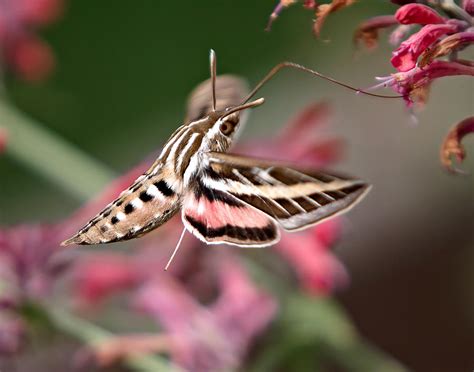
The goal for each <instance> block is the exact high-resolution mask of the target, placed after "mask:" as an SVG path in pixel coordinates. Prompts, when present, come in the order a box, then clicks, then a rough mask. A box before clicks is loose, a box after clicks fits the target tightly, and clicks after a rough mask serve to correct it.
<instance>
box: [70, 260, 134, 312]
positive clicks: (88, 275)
mask: <svg viewBox="0 0 474 372" xmlns="http://www.w3.org/2000/svg"><path fill="white" fill-rule="evenodd" d="M74 273H75V276H74V285H75V288H76V290H77V292H76V295H77V296H78V299H79V300H80V301H84V302H85V304H87V305H94V304H97V303H98V302H99V301H100V300H102V299H103V298H104V297H106V296H109V295H111V294H113V293H115V292H119V291H123V290H125V289H128V288H132V287H134V286H135V285H136V284H137V283H138V282H139V280H140V275H139V271H138V270H137V268H136V266H135V265H133V264H131V262H130V257H127V256H126V255H119V254H113V253H111V254H107V253H102V254H98V255H91V256H89V257H86V258H85V259H83V260H80V261H79V262H78V263H77V264H76V265H75V267H74Z"/></svg>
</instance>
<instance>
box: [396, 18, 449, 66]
mask: <svg viewBox="0 0 474 372" xmlns="http://www.w3.org/2000/svg"><path fill="white" fill-rule="evenodd" d="M457 30H458V25H455V24H436V25H431V24H430V25H426V26H424V27H423V28H422V29H421V30H420V31H418V32H417V33H416V34H413V35H412V36H410V37H409V38H408V39H407V40H405V41H404V42H403V43H402V44H401V45H400V46H399V47H398V49H396V50H395V51H394V52H393V53H392V54H393V57H392V59H391V62H392V65H393V67H395V68H396V69H397V70H398V71H408V70H411V69H412V68H414V67H415V66H416V62H417V60H418V57H419V56H420V55H421V54H422V53H423V52H424V51H425V50H426V48H428V47H429V46H430V45H431V44H433V43H434V42H435V41H436V40H438V39H439V38H440V37H441V36H443V35H446V34H452V33H454V32H456V31H457Z"/></svg>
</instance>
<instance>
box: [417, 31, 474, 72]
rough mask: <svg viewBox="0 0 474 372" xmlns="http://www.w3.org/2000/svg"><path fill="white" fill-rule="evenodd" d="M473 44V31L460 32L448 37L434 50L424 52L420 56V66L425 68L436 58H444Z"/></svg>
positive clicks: (434, 47)
mask: <svg viewBox="0 0 474 372" xmlns="http://www.w3.org/2000/svg"><path fill="white" fill-rule="evenodd" d="M473 42H474V32H473V31H466V32H459V33H457V34H453V35H450V36H447V37H445V38H444V39H443V40H441V41H439V42H438V43H437V44H436V45H434V46H433V47H432V48H429V49H426V50H425V51H424V52H423V54H422V55H421V56H420V62H419V63H418V66H420V67H425V66H426V65H428V64H430V63H431V62H432V61H433V60H434V59H435V58H439V57H443V56H446V55H448V54H451V53H453V52H455V51H458V50H461V49H463V48H464V47H466V46H468V45H469V44H472V43H473Z"/></svg>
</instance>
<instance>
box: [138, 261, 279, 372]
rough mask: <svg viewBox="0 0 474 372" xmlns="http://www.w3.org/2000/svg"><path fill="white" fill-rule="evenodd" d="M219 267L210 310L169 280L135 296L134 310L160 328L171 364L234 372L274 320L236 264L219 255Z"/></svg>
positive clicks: (264, 298) (268, 302)
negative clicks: (220, 258)
mask: <svg viewBox="0 0 474 372" xmlns="http://www.w3.org/2000/svg"><path fill="white" fill-rule="evenodd" d="M227 260H230V261H227ZM218 268H219V272H220V278H221V279H220V281H219V286H220V290H219V295H218V298H217V300H216V301H215V303H214V304H212V305H210V306H209V307H204V306H202V305H200V304H199V303H197V302H196V300H195V299H194V298H192V297H191V296H190V295H189V294H188V293H187V292H186V290H185V288H184V287H183V286H182V285H180V284H179V283H178V282H176V281H175V280H173V279H172V278H171V277H170V276H168V275H162V277H161V278H157V279H156V280H155V281H153V282H151V283H149V284H147V285H146V286H144V287H143V288H142V290H141V291H140V292H139V293H138V295H137V297H136V301H135V304H136V307H137V308H138V309H140V310H141V311H143V312H145V313H146V314H148V315H150V316H151V317H153V318H155V319H156V320H157V322H158V323H159V324H160V325H161V326H162V327H163V330H164V332H165V337H166V338H167V339H169V340H170V343H171V345H170V353H171V357H172V360H173V362H175V363H176V364H178V365H179V366H181V367H183V368H184V369H185V370H187V371H220V370H235V369H237V368H238V366H239V364H240V363H241V362H242V360H243V357H244V356H245V354H246V352H247V348H248V346H249V345H250V343H251V342H252V341H253V340H254V339H255V337H256V336H257V335H259V334H260V333H261V332H262V331H263V330H264V329H265V328H266V327H267V326H268V324H269V322H270V321H271V320H272V319H273V317H274V315H275V310H276V304H275V302H274V300H273V299H272V298H271V297H270V296H268V295H267V294H265V293H264V292H262V291H260V290H258V289H257V288H256V287H255V286H254V284H253V283H252V282H250V281H249V279H248V276H247V274H246V273H245V271H244V270H243V268H242V267H241V266H240V265H239V263H238V261H235V260H234V259H232V258H229V257H228V256H226V255H223V258H222V261H221V262H218ZM249 314H251V316H249Z"/></svg>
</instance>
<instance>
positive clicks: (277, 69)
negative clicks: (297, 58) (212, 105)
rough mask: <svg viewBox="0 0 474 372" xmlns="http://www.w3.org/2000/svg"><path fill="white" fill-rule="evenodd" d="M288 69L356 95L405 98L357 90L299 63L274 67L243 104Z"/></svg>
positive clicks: (287, 63) (280, 64) (286, 63)
mask: <svg viewBox="0 0 474 372" xmlns="http://www.w3.org/2000/svg"><path fill="white" fill-rule="evenodd" d="M287 67H288V68H294V69H296V70H300V71H303V72H306V73H308V74H311V75H313V76H317V77H319V78H321V79H324V80H327V81H329V82H331V83H334V84H337V85H339V86H342V87H344V88H346V89H350V90H352V91H354V92H356V93H360V94H365V95H368V96H372V97H377V98H403V96H401V95H385V94H377V93H370V92H367V91H365V90H363V89H358V88H355V87H353V86H351V85H349V84H346V83H343V82H341V81H339V80H336V79H334V78H332V77H329V76H326V75H323V74H321V73H320V72H317V71H314V70H311V69H310V68H307V67H304V66H302V65H299V64H297V63H293V62H282V63H279V64H278V65H276V66H275V67H273V68H272V69H271V70H270V72H268V74H267V75H266V76H265V77H264V78H263V79H262V80H260V82H259V83H258V84H257V85H256V86H255V88H253V90H252V91H251V92H250V93H249V94H248V95H247V97H245V100H244V101H243V102H242V104H244V103H247V102H248V101H249V100H250V99H251V98H252V97H253V96H254V95H255V94H256V93H257V92H258V91H259V90H260V89H261V88H262V87H263V86H264V85H265V84H266V83H267V82H268V81H269V80H270V79H271V78H272V77H273V76H274V75H276V74H277V73H278V71H280V70H281V69H283V68H287Z"/></svg>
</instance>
